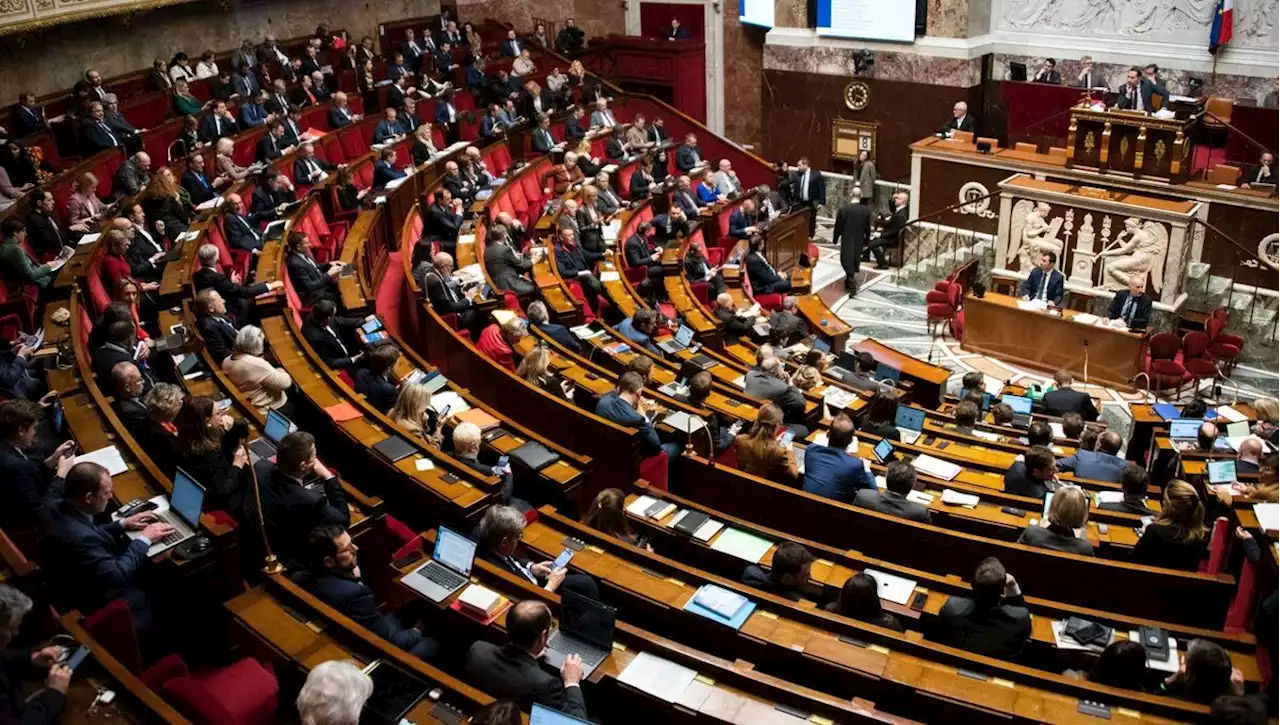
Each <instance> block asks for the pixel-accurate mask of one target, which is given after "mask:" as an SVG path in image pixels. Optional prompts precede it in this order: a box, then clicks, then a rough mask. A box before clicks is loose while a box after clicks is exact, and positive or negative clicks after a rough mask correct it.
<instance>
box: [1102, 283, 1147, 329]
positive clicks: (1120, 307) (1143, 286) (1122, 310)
mask: <svg viewBox="0 0 1280 725" xmlns="http://www.w3.org/2000/svg"><path fill="white" fill-rule="evenodd" d="M1107 318H1108V319H1111V320H1124V321H1125V324H1127V325H1128V326H1129V329H1130V330H1145V329H1147V323H1148V322H1149V321H1150V320H1151V298H1150V297H1148V296H1147V275H1146V274H1145V273H1144V274H1133V275H1130V276H1129V289H1126V290H1120V291H1119V292H1117V293H1116V296H1115V297H1112V298H1111V308H1110V309H1109V310H1107Z"/></svg>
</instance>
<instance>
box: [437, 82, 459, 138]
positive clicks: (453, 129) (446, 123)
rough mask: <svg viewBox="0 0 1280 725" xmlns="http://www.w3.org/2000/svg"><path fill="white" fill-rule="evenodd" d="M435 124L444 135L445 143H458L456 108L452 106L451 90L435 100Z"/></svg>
mask: <svg viewBox="0 0 1280 725" xmlns="http://www.w3.org/2000/svg"><path fill="white" fill-rule="evenodd" d="M435 122H436V125H437V126H439V127H440V130H441V132H442V133H443V134H444V140H445V143H450V144H451V143H456V142H457V141H458V139H459V136H458V107H457V106H456V105H454V102H453V91H452V90H448V91H445V92H444V93H442V94H440V97H439V98H437V99H436V116H435Z"/></svg>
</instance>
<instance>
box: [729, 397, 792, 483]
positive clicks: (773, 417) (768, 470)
mask: <svg viewBox="0 0 1280 725" xmlns="http://www.w3.org/2000/svg"><path fill="white" fill-rule="evenodd" d="M781 428H782V409H781V408H779V407H778V406H776V405H774V404H773V403H765V404H764V405H763V406H761V407H760V412H759V413H757V414H756V420H755V422H754V423H752V424H751V427H750V428H748V429H747V430H746V431H745V432H743V433H741V434H739V435H738V437H737V438H735V439H734V441H733V446H734V450H735V452H736V453H737V456H738V470H740V471H743V472H745V473H750V474H753V475H756V476H759V477H761V478H767V479H769V480H771V481H777V482H778V483H789V484H794V483H796V481H798V480H799V478H800V469H799V467H798V466H797V465H796V461H795V457H794V456H792V455H791V448H790V446H784V445H782V443H780V442H779V441H778V431H779V430H781Z"/></svg>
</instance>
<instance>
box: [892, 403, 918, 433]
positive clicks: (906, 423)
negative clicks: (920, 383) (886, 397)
mask: <svg viewBox="0 0 1280 725" xmlns="http://www.w3.org/2000/svg"><path fill="white" fill-rule="evenodd" d="M893 425H894V426H895V427H897V428H906V429H907V430H915V431H919V430H923V429H924V411H923V410H921V409H919V408H912V407H910V406H907V405H899V406H898V414H897V415H896V416H895V417H894V421H893Z"/></svg>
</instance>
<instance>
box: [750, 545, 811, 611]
mask: <svg viewBox="0 0 1280 725" xmlns="http://www.w3.org/2000/svg"><path fill="white" fill-rule="evenodd" d="M812 568H813V554H812V553H810V552H809V550H808V549H806V548H804V547H803V546H801V545H800V544H797V543H795V542H794V541H784V542H782V543H781V544H778V548H777V549H776V550H775V551H774V552H773V561H772V562H771V563H770V565H769V570H768V571H765V569H764V568H763V567H761V566H760V565H759V564H750V565H748V566H747V568H746V569H743V570H742V583H743V584H746V585H747V586H751V587H755V588H756V589H761V590H764V591H766V592H769V593H771V594H776V595H778V596H780V597H785V598H787V599H790V600H791V601H793V602H798V601H800V600H802V599H805V598H809V599H818V598H819V597H821V596H822V592H821V591H820V590H818V589H817V588H816V587H813V586H810V584H809V572H810V570H811V569H812Z"/></svg>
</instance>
